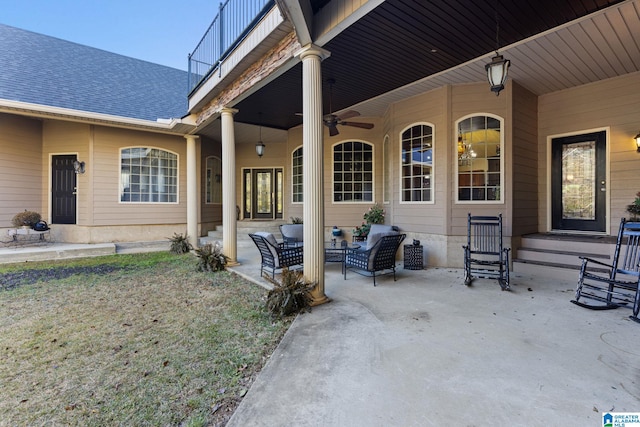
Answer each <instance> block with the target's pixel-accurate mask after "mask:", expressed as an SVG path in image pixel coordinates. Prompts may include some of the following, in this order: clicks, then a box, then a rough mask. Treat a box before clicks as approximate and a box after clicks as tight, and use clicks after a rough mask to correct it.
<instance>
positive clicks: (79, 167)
mask: <svg viewBox="0 0 640 427" xmlns="http://www.w3.org/2000/svg"><path fill="white" fill-rule="evenodd" d="M73 171H74V172H75V173H84V172H85V169H84V162H79V161H78V160H74V161H73Z"/></svg>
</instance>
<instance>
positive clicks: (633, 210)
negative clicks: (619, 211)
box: [627, 191, 640, 220]
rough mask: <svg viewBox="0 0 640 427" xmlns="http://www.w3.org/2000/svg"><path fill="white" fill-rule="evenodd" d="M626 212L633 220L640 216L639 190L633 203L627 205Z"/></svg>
mask: <svg viewBox="0 0 640 427" xmlns="http://www.w3.org/2000/svg"><path fill="white" fill-rule="evenodd" d="M627 212H629V213H630V214H631V218H632V219H633V220H635V219H637V218H638V216H640V191H638V192H637V193H636V198H635V200H634V201H633V203H632V204H630V205H628V206H627Z"/></svg>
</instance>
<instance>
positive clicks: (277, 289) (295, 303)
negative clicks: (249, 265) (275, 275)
mask: <svg viewBox="0 0 640 427" xmlns="http://www.w3.org/2000/svg"><path fill="white" fill-rule="evenodd" d="M265 278H266V279H267V280H268V281H269V282H271V283H272V284H273V289H271V290H270V291H269V293H268V294H267V310H268V311H269V313H271V316H272V317H273V318H275V319H281V318H283V317H286V316H290V315H293V314H297V313H299V312H301V311H303V310H306V311H309V310H310V307H311V291H312V290H313V288H315V286H316V285H315V284H314V283H309V282H306V281H305V280H304V277H303V276H302V272H301V271H297V270H289V269H288V268H286V267H285V268H283V269H282V283H280V282H278V281H277V280H274V279H272V278H270V277H269V276H265Z"/></svg>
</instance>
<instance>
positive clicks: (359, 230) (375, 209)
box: [352, 203, 384, 242]
mask: <svg viewBox="0 0 640 427" xmlns="http://www.w3.org/2000/svg"><path fill="white" fill-rule="evenodd" d="M362 218H363V219H364V220H365V221H366V222H363V223H362V225H360V226H358V227H356V228H354V229H353V231H352V233H353V236H354V241H356V242H358V241H364V240H366V238H367V235H368V234H369V230H371V224H384V209H382V206H380V204H379V203H376V204H375V205H373V206H371V207H370V208H369V210H368V211H366V212H365V213H364V215H363V216H362Z"/></svg>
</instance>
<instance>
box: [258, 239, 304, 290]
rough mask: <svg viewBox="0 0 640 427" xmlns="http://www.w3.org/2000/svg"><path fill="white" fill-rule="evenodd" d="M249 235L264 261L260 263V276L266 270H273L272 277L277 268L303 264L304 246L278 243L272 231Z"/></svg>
mask: <svg viewBox="0 0 640 427" xmlns="http://www.w3.org/2000/svg"><path fill="white" fill-rule="evenodd" d="M249 237H251V239H252V240H253V242H254V243H255V244H256V246H257V247H258V250H259V251H260V255H261V256H262V262H261V263H260V276H262V272H263V271H264V270H268V271H271V278H272V279H273V278H275V274H276V270H281V269H282V268H283V267H287V268H291V267H296V266H300V267H301V266H302V263H303V254H302V250H303V246H293V247H291V246H287V245H286V244H284V243H278V242H277V241H276V239H275V237H273V234H271V233H265V232H258V233H255V234H249Z"/></svg>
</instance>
